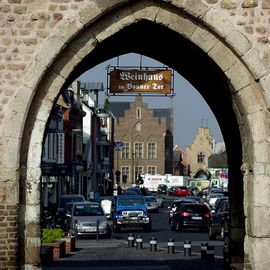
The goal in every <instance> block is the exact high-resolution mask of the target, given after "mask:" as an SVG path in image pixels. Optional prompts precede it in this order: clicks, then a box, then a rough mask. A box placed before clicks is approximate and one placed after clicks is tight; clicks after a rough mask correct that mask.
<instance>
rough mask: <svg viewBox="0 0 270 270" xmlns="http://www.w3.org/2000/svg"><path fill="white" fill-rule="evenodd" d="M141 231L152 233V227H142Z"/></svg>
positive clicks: (148, 225) (149, 225) (147, 225)
mask: <svg viewBox="0 0 270 270" xmlns="http://www.w3.org/2000/svg"><path fill="white" fill-rule="evenodd" d="M143 230H144V231H145V232H151V231H152V225H151V223H149V224H146V225H144V226H143Z"/></svg>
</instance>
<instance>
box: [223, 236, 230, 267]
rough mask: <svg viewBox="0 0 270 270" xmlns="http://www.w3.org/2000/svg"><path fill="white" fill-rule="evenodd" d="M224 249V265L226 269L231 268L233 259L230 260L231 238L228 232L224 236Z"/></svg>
mask: <svg viewBox="0 0 270 270" xmlns="http://www.w3.org/2000/svg"><path fill="white" fill-rule="evenodd" d="M224 238H225V239H224V247H223V263H224V267H225V269H229V268H230V264H231V258H230V238H229V234H228V233H227V232H226V233H225V235H224Z"/></svg>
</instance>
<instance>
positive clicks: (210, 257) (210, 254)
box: [206, 246, 215, 262]
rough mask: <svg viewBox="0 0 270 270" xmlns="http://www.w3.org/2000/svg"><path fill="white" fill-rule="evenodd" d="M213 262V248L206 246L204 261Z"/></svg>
mask: <svg viewBox="0 0 270 270" xmlns="http://www.w3.org/2000/svg"><path fill="white" fill-rule="evenodd" d="M214 260H215V247H214V246H208V247H207V250H206V261H207V262H214Z"/></svg>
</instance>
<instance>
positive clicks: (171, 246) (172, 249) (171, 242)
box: [168, 239, 175, 254]
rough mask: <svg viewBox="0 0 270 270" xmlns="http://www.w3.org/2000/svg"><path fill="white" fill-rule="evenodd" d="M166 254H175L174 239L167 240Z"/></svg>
mask: <svg viewBox="0 0 270 270" xmlns="http://www.w3.org/2000/svg"><path fill="white" fill-rule="evenodd" d="M168 253H169V254H171V253H175V243H174V239H169V240H168Z"/></svg>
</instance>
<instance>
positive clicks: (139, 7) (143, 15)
mask: <svg viewBox="0 0 270 270" xmlns="http://www.w3.org/2000/svg"><path fill="white" fill-rule="evenodd" d="M131 11H132V14H133V17H134V18H135V20H141V19H146V20H150V21H155V18H156V16H157V15H158V12H159V6H157V5H156V4H154V5H151V2H150V1H146V2H142V1H140V2H136V3H135V4H133V5H132V7H131Z"/></svg>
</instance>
